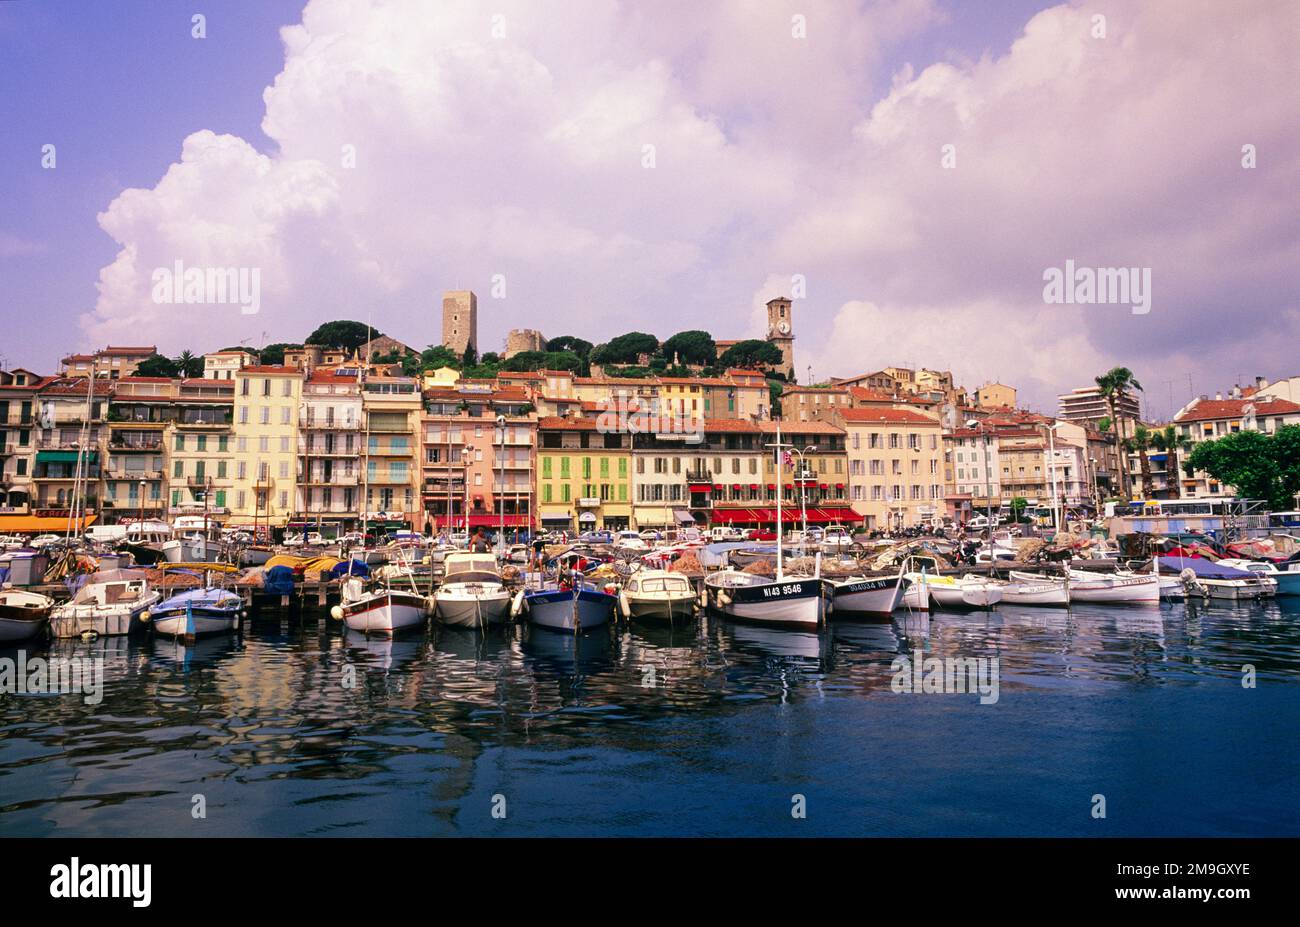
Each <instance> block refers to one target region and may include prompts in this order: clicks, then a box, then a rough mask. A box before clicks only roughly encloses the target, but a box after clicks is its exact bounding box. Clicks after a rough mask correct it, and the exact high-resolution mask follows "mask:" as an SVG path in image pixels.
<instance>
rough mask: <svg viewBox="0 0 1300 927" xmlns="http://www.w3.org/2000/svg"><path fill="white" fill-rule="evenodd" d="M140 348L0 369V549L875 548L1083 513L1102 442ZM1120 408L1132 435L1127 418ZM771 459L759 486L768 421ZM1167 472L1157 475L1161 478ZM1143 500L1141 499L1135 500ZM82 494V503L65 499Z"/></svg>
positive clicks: (871, 401)
mask: <svg viewBox="0 0 1300 927" xmlns="http://www.w3.org/2000/svg"><path fill="white" fill-rule="evenodd" d="M152 353H153V348H152V347H128V348H108V349H105V350H104V351H101V352H98V353H97V354H94V355H73V356H71V357H69V358H67V359H65V361H64V366H63V370H62V371H61V372H60V373H59V374H55V375H48V376H46V375H39V374H37V373H34V372H32V371H29V370H25V369H11V370H5V371H0V534H3V533H8V532H9V531H22V530H40V529H42V528H48V529H50V530H55V531H59V530H62V527H63V525H64V524H65V523H66V520H67V517H68V513H69V510H71V509H73V508H74V507H84V510H85V511H86V512H87V513H88V514H91V515H94V516H95V517H96V518H98V519H100V520H113V521H122V520H134V519H136V518H139V517H147V518H167V519H171V518H174V517H175V516H179V515H187V514H199V513H206V514H208V515H210V516H211V517H213V518H214V519H217V520H219V521H221V522H223V523H225V524H229V525H249V526H253V525H257V526H266V527H270V528H288V527H293V526H304V527H315V526H317V525H319V526H320V527H322V528H323V529H325V530H326V531H327V532H331V531H335V530H338V531H344V530H352V529H354V528H356V527H358V526H359V523H360V521H361V519H362V518H363V517H366V518H368V519H369V520H370V522H371V524H372V525H374V524H378V525H379V526H381V527H384V528H389V529H393V528H398V527H405V528H411V529H414V530H429V529H434V530H440V529H443V528H446V527H448V526H451V527H459V526H462V525H468V526H469V527H471V528H473V527H476V526H479V525H482V526H486V527H489V528H491V527H495V526H497V525H499V524H502V523H504V524H505V525H506V526H507V527H509V528H523V529H536V528H567V529H570V530H581V529H585V528H604V529H624V528H636V529H643V528H646V527H653V528H663V527H671V526H675V525H682V524H686V523H692V524H697V525H712V524H735V525H758V524H765V523H770V522H772V521H774V519H775V510H776V505H777V499H778V496H779V497H780V498H782V499H784V501H785V505H786V512H787V514H788V515H790V516H796V515H802V514H803V513H804V512H806V513H807V518H808V520H809V521H810V522H812V523H819V522H821V523H826V522H849V523H855V524H858V525H862V526H864V527H866V528H869V529H871V528H878V529H891V528H897V527H910V526H914V525H919V524H926V523H931V522H933V521H935V520H936V519H941V518H957V519H965V518H967V517H970V516H972V515H974V514H978V513H980V512H982V511H984V510H985V509H986V508H1005V507H1007V506H1009V504H1010V503H1011V501H1012V500H1013V499H1015V498H1023V499H1026V500H1028V501H1029V502H1030V503H1031V504H1038V505H1043V506H1046V505H1051V504H1054V503H1055V502H1056V501H1059V503H1060V504H1061V505H1062V506H1064V507H1067V508H1078V509H1082V510H1085V511H1097V510H1098V509H1099V506H1100V502H1101V500H1103V499H1105V498H1108V497H1114V496H1115V495H1116V494H1117V492H1118V486H1119V465H1120V460H1119V455H1120V453H1121V450H1120V448H1121V444H1120V442H1119V441H1118V440H1117V438H1116V433H1115V429H1111V430H1110V431H1108V432H1103V431H1099V430H1098V428H1097V424H1098V421H1099V420H1100V419H1102V418H1104V417H1108V415H1109V406H1107V405H1106V404H1105V403H1104V402H1102V401H1101V400H1100V398H1099V396H1098V394H1097V393H1096V390H1095V389H1082V390H1076V391H1074V392H1072V393H1069V394H1066V395H1065V396H1063V397H1061V405H1062V408H1061V412H1060V414H1059V415H1058V416H1056V417H1049V416H1044V415H1040V414H1037V413H1034V412H1029V411H1025V410H1022V409H1018V408H1016V402H1015V391H1014V390H1013V389H1012V388H1011V387H1007V386H1003V385H1001V384H987V385H986V386H984V387H981V388H980V389H979V390H977V391H974V392H973V393H972V394H967V393H966V391H964V390H961V389H959V388H957V387H955V386H954V384H953V383H952V378H951V375H950V374H946V373H943V372H936V371H925V370H922V371H911V370H905V369H902V368H886V369H885V370H881V371H875V372H872V373H869V374H864V375H862V376H860V377H853V378H845V379H841V380H835V381H832V382H830V383H829V384H825V385H818V386H797V385H790V384H786V385H785V386H784V387H783V389H782V391H781V392H780V393H779V394H778V393H777V392H776V391H775V390H774V389H772V387H771V384H770V383H769V380H768V379H767V378H766V377H765V376H764V375H763V373H761V372H759V371H754V370H747V369H731V370H726V371H725V372H723V373H722V374H721V375H718V376H709V377H705V376H694V377H647V378H617V377H608V376H591V377H582V376H576V375H574V374H573V373H572V372H568V371H548V370H543V371H536V372H523V373H501V374H500V375H499V376H497V377H496V378H494V379H492V380H470V379H464V378H462V377H461V376H460V375H459V373H458V372H457V371H456V370H453V369H450V368H443V369H440V370H436V371H427V372H426V373H425V374H424V375H423V376H420V377H410V376H403V375H402V374H401V372H400V367H399V366H397V365H391V364H375V363H370V362H367V361H364V360H361V359H358V357H357V356H353V357H348V356H347V355H346V354H345V353H344V352H342V351H328V350H325V351H322V350H320V349H308V350H303V351H299V352H289V353H287V354H286V362H285V364H284V365H280V366H267V365H262V364H259V363H258V361H257V358H256V356H255V355H254V354H253V353H252V352H247V351H243V350H232V351H219V352H215V353H213V354H209V355H206V356H205V357H204V358H203V364H204V375H203V376H201V377H190V378H176V379H169V378H162V377H142V376H137V375H135V366H136V364H138V362H139V361H140V360H141V359H143V358H144V357H147V356H149V355H151V354H152ZM1293 392H1296V393H1300V378H1293V379H1291V380H1282V381H1279V382H1278V383H1274V384H1267V383H1263V382H1258V383H1256V384H1255V385H1254V386H1252V387H1248V388H1246V389H1242V390H1237V391H1235V392H1234V394H1233V395H1230V396H1228V397H1227V398H1224V397H1222V396H1219V397H1216V398H1215V399H1209V398H1208V397H1201V398H1198V399H1196V400H1193V401H1192V402H1191V403H1189V404H1188V405H1187V406H1186V407H1185V408H1184V409H1182V410H1181V411H1180V412H1179V413H1178V415H1176V416H1175V418H1174V421H1173V425H1174V427H1175V429H1176V431H1177V434H1178V436H1179V438H1180V442H1182V446H1183V448H1184V449H1186V447H1188V446H1190V445H1191V444H1194V443H1195V442H1197V441H1200V440H1205V439H1207V438H1211V437H1218V436H1221V435H1223V434H1228V433H1231V432H1232V431H1235V430H1240V429H1242V428H1259V429H1261V430H1265V431H1271V430H1273V429H1275V428H1276V427H1278V426H1280V425H1283V424H1293V423H1300V405H1298V404H1297V403H1296V402H1295V401H1294V399H1295V398H1300V397H1294V396H1293V395H1292V394H1293ZM1118 411H1119V413H1120V416H1121V417H1122V418H1124V419H1125V420H1126V421H1129V422H1130V423H1131V424H1130V425H1129V426H1128V428H1127V430H1126V431H1125V434H1132V433H1133V425H1135V424H1136V419H1137V403H1136V401H1135V400H1133V399H1132V398H1131V397H1121V400H1120V402H1119V407H1118ZM778 417H779V418H780V419H781V423H780V424H781V429H782V439H783V442H784V443H785V444H788V445H790V446H791V450H790V451H789V452H787V454H788V456H782V458H781V461H780V462H781V467H780V472H781V474H782V475H781V477H780V478H779V479H778V475H777V474H778V466H777V464H778V456H777V454H776V453H775V452H774V451H773V449H772V445H773V444H774V442H775V441H776V429H777V421H776V419H777V418H778ZM1145 453H1146V456H1147V460H1146V462H1145V464H1143V462H1142V461H1141V460H1140V455H1139V454H1137V453H1136V452H1135V453H1133V454H1131V455H1130V456H1129V459H1128V467H1129V470H1130V471H1131V473H1132V474H1133V478H1134V481H1135V484H1136V485H1135V488H1134V495H1136V496H1141V495H1146V496H1148V497H1157V498H1158V497H1169V496H1177V497H1185V496H1189V495H1191V496H1204V495H1217V494H1220V493H1223V492H1225V491H1226V490H1227V489H1228V488H1225V487H1220V486H1218V485H1217V484H1215V483H1214V481H1213V480H1211V479H1209V478H1208V477H1206V476H1205V475H1204V474H1199V475H1191V476H1189V475H1186V474H1181V473H1177V472H1175V471H1174V469H1173V468H1174V467H1176V453H1177V452H1175V455H1168V454H1166V455H1163V457H1162V456H1161V455H1160V454H1157V453H1153V452H1150V451H1148V452H1145ZM1171 456H1174V458H1175V459H1174V460H1173V461H1171V460H1170V457H1171ZM1144 479H1145V480H1146V485H1144V484H1143V480H1144ZM77 487H81V494H80V495H81V498H80V503H79V505H78V501H77V500H76V499H74V491H75V490H76V489H77Z"/></svg>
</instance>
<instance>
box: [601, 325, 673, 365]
mask: <svg viewBox="0 0 1300 927" xmlns="http://www.w3.org/2000/svg"><path fill="white" fill-rule="evenodd" d="M658 350H659V339H658V338H656V337H655V336H654V335H648V334H646V333H645V332H628V333H627V334H625V335H619V336H618V337H617V338H611V339H610V340H609V341H608V342H607V343H605V344H602V345H597V346H596V347H594V348H592V350H591V355H590V360H591V362H592V363H593V364H635V363H636V362H637V358H638V357H639V356H640V355H642V354H655V353H657V352H658Z"/></svg>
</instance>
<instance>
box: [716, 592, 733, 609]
mask: <svg viewBox="0 0 1300 927" xmlns="http://www.w3.org/2000/svg"><path fill="white" fill-rule="evenodd" d="M718 604H719V605H721V606H722V607H723V608H726V607H727V606H728V605H730V604H731V596H729V595H727V594H726V593H725V592H719V593H718Z"/></svg>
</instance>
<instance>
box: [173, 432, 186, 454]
mask: <svg viewBox="0 0 1300 927" xmlns="http://www.w3.org/2000/svg"><path fill="white" fill-rule="evenodd" d="M175 449H176V450H178V451H183V450H185V435H179V434H178V435H177V436H176V446H175Z"/></svg>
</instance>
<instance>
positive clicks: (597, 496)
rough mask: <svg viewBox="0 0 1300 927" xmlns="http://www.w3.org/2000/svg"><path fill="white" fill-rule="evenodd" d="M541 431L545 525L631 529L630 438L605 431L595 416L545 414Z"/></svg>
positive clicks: (539, 457) (540, 473) (541, 496)
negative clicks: (580, 416) (560, 416)
mask: <svg viewBox="0 0 1300 927" xmlns="http://www.w3.org/2000/svg"><path fill="white" fill-rule="evenodd" d="M537 431H538V444H537V474H538V476H537V494H538V512H539V514H540V515H541V527H542V528H543V529H550V530H556V529H564V530H568V531H587V530H592V529H597V528H600V529H606V530H611V531H617V530H621V529H624V528H628V527H630V526H631V524H632V491H631V487H632V449H631V444H630V441H629V436H628V435H627V434H624V433H621V432H618V433H609V434H602V433H600V432H599V431H597V428H596V420H595V418H576V419H569V418H554V417H553V418H544V419H541V420H540V421H539V422H538V423H537Z"/></svg>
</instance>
